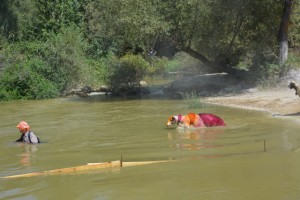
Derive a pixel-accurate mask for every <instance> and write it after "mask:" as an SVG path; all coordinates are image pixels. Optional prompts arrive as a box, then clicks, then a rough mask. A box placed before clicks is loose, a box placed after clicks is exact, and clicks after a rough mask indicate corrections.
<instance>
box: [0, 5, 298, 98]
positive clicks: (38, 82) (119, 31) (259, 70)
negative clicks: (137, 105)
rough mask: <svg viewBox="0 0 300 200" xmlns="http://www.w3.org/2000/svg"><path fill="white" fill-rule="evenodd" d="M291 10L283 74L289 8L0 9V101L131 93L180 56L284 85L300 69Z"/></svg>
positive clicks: (295, 23) (295, 7) (295, 14)
mask: <svg viewBox="0 0 300 200" xmlns="http://www.w3.org/2000/svg"><path fill="white" fill-rule="evenodd" d="M289 2H291V3H293V7H292V8H293V12H292V15H291V17H290V26H289V30H288V32H289V45H290V54H289V55H290V57H289V60H288V62H287V63H286V64H285V65H279V62H278V59H279V55H278V52H279V47H278V30H279V26H280V22H281V18H282V12H283V7H284V5H283V3H284V0H265V1H259V0H188V1H187V0H152V1H146V0H120V1H112V0H97V1H92V0H53V1H48V0H14V1H9V0H0V100H10V99H24V98H25V99H42V98H53V97H57V96H59V95H62V94H64V93H65V92H66V91H68V90H70V89H71V88H74V87H75V86H76V85H78V84H88V85H93V86H97V85H98V86H99V85H100V84H103V83H105V84H108V85H109V86H110V87H112V88H114V89H116V88H120V87H121V85H122V87H123V86H124V85H125V88H126V89H128V88H130V87H131V84H133V83H136V84H137V83H139V81H140V80H142V78H143V77H144V76H145V75H152V76H153V75H157V73H159V72H163V70H164V69H166V67H168V66H170V63H168V62H166V58H165V57H167V58H169V59H172V58H173V56H174V55H176V53H178V52H186V53H187V54H188V55H190V56H192V57H194V58H196V59H198V60H199V61H200V62H201V64H199V66H200V67H203V66H205V68H206V69H207V71H209V72H220V71H227V72H229V73H231V72H232V69H243V70H248V71H249V72H250V74H251V73H252V74H254V75H255V76H253V77H255V78H252V77H251V78H250V79H253V81H257V80H261V79H265V78H266V77H269V76H278V75H279V74H280V73H281V71H282V70H285V69H286V68H288V67H290V66H293V65H295V63H299V62H300V61H299V59H297V57H298V56H299V50H298V49H299V46H300V18H299V12H300V6H299V3H298V1H296V0H289ZM152 48H153V49H154V50H155V51H156V52H157V54H156V55H149V54H148V51H149V50H150V49H152ZM181 55H182V54H181ZM170 62H171V63H172V62H174V61H172V60H171V61H170ZM183 65H184V64H183ZM187 66H189V65H187ZM128 77H130V79H129V78H128Z"/></svg>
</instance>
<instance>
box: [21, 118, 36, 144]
mask: <svg viewBox="0 0 300 200" xmlns="http://www.w3.org/2000/svg"><path fill="white" fill-rule="evenodd" d="M17 128H18V129H19V131H20V132H21V137H20V138H19V139H17V140H16V142H24V143H31V144H37V143H40V139H39V138H38V137H37V136H36V135H35V133H34V132H32V131H31V130H30V126H29V125H28V124H27V122H25V121H21V122H20V123H19V124H18V125H17Z"/></svg>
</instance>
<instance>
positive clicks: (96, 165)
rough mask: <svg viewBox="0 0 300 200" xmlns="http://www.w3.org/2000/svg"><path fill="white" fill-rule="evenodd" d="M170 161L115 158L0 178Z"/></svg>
mask: <svg viewBox="0 0 300 200" xmlns="http://www.w3.org/2000/svg"><path fill="white" fill-rule="evenodd" d="M170 161H172V160H160V161H141V162H123V161H122V160H116V161H111V162H103V163H88V164H87V165H81V166H76V167H67V168H61V169H54V170H49V171H42V172H33V173H28V174H19V175H12V176H5V177H1V178H4V179H12V178H25V177H34V176H43V175H57V174H70V173H76V172H81V171H89V170H94V169H107V168H117V167H119V168H120V167H132V166H140V165H148V164H155V163H164V162H170Z"/></svg>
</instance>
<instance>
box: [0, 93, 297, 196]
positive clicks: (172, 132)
mask: <svg viewBox="0 0 300 200" xmlns="http://www.w3.org/2000/svg"><path fill="white" fill-rule="evenodd" d="M0 110H1V112H0V118H1V123H0V143H1V144H0V177H4V176H9V175H16V174H23V173H30V172H39V171H45V170H52V169H58V168H65V167H73V166H79V165H85V164H87V163H90V162H106V161H112V160H118V159H120V157H121V155H122V157H123V161H149V160H175V161H174V162H166V163H159V164H151V165H144V166H134V167H126V168H113V169H102V170H91V171H84V172H82V173H72V174H59V175H51V176H37V177H28V178H16V179H0V199H22V200H23V199H25V200H35V199H76V200H77V199H78V200H83V199H95V200H114V199H122V200H127V199H128V200H135V199H136V200H140V199H143V200H148V199H149V200H153V199H163V200H174V199H205V200H211V199H217V200H219V199H223V200H224V199H228V200H240V199H243V200H253V199H256V200H260V199H262V200H266V199H271V200H277V199H278V200H285V199H299V198H300V148H299V144H300V135H299V128H300V124H298V123H297V122H296V121H292V120H288V119H285V118H280V117H272V116H271V115H270V114H269V113H264V112H259V111H252V110H241V109H234V108H228V107H219V106H212V105H210V106H206V107H204V108H202V109H189V108H188V107H187V106H186V105H185V104H184V102H183V101H182V100H170V99H141V100H120V99H114V100H112V99H108V100H105V99H101V98H88V99H80V98H59V99H52V100H41V101H11V102H0ZM191 111H192V112H197V113H198V112H210V113H214V114H217V115H219V116H221V117H222V118H224V120H225V122H226V123H227V125H228V126H227V127H222V128H220V127H217V128H202V129H197V130H190V131H185V132H184V131H182V130H180V129H176V128H166V127H165V123H166V120H167V118H168V117H169V116H170V115H175V114H179V113H182V114H185V113H188V112H191ZM21 120H25V121H27V122H28V123H29V124H30V126H31V129H32V131H34V132H35V133H36V134H37V135H38V136H39V138H40V139H41V141H42V143H41V144H38V145H28V144H20V143H15V142H13V141H14V140H16V139H18V138H19V136H20V133H19V132H18V130H17V128H16V125H17V124H18V123H19V122H20V121H21Z"/></svg>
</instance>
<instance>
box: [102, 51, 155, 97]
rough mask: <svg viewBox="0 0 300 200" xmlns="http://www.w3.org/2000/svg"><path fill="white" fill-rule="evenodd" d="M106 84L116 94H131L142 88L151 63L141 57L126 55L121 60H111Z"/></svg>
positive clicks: (113, 58)
mask: <svg viewBox="0 0 300 200" xmlns="http://www.w3.org/2000/svg"><path fill="white" fill-rule="evenodd" d="M108 66H109V68H108V69H107V70H108V71H107V77H106V83H107V84H108V86H109V87H110V88H111V89H112V91H113V93H114V94H120V93H122V94H125V93H126V94H129V93H130V92H131V91H134V90H135V89H136V88H139V87H140V81H141V80H142V79H143V77H144V76H145V75H146V73H147V68H149V63H148V62H146V61H145V60H144V59H143V57H142V56H140V55H131V54H129V55H125V56H123V57H121V58H120V59H117V58H115V57H112V58H110V60H109V64H108Z"/></svg>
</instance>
